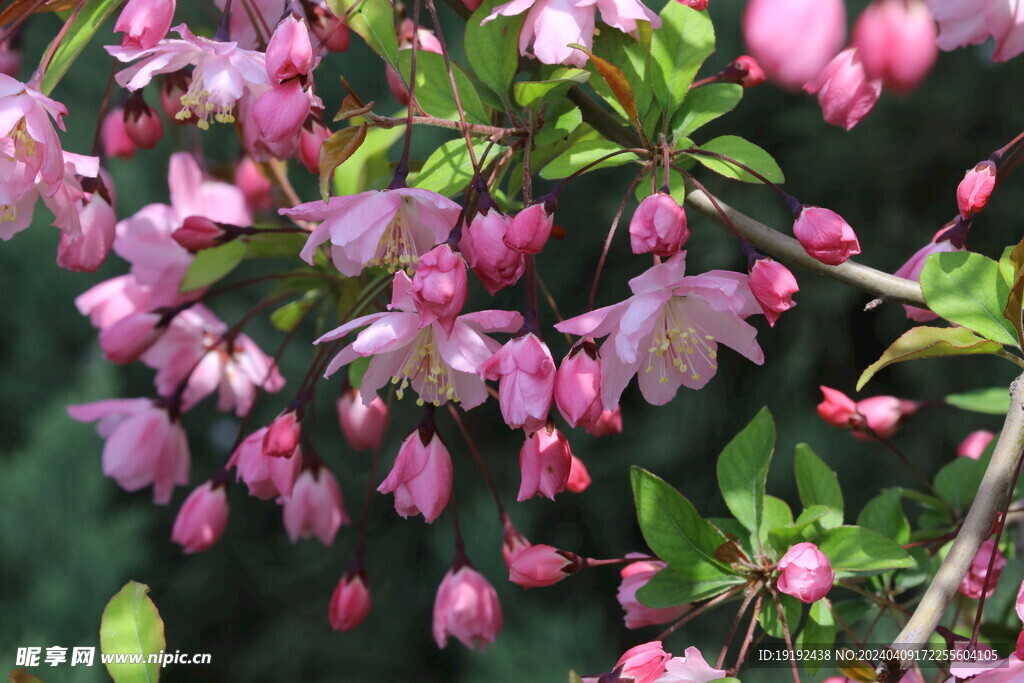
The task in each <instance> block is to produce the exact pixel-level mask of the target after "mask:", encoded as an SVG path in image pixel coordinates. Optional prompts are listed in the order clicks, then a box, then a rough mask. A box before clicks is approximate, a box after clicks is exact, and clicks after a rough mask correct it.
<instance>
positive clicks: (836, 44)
mask: <svg viewBox="0 0 1024 683" xmlns="http://www.w3.org/2000/svg"><path fill="white" fill-rule="evenodd" d="M743 37H744V39H745V40H746V43H747V49H748V50H749V51H750V54H751V55H753V56H754V58H755V59H756V60H757V62H758V64H760V65H761V67H762V68H763V69H764V73H765V75H766V76H768V78H769V79H770V80H772V81H773V82H775V83H778V84H779V85H781V86H783V87H784V88H787V89H789V90H797V89H799V88H801V87H803V85H804V84H805V83H806V82H807V81H809V80H811V79H812V78H814V77H815V76H817V75H818V73H819V72H821V70H822V69H824V68H825V65H827V64H828V62H829V60H830V59H832V58H833V57H835V55H836V53H837V52H839V50H840V49H841V48H842V46H843V40H844V39H845V37H846V6H845V4H844V3H843V0H750V2H748V3H747V9H746V11H745V12H744V14H743Z"/></svg>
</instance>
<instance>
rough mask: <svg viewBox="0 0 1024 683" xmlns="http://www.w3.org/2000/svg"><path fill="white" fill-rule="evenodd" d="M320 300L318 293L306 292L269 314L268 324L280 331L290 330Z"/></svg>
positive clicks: (296, 325)
mask: <svg viewBox="0 0 1024 683" xmlns="http://www.w3.org/2000/svg"><path fill="white" fill-rule="evenodd" d="M319 300H320V293H319V292H316V291H313V292H306V293H305V294H304V295H302V296H301V297H300V298H298V299H296V300H295V301H289V302H288V303H286V304H285V305H284V306H281V307H280V308H278V309H277V310H276V311H274V312H273V313H271V314H270V324H271V325H273V326H274V327H276V328H277V329H279V330H281V331H282V332H291V331H292V330H294V329H295V328H296V327H298V326H299V323H301V322H302V319H303V318H304V317H305V316H306V314H307V313H309V311H310V310H311V309H312V308H313V306H314V305H316V302H317V301H319Z"/></svg>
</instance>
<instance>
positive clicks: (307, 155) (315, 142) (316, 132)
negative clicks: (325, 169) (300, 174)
mask: <svg viewBox="0 0 1024 683" xmlns="http://www.w3.org/2000/svg"><path fill="white" fill-rule="evenodd" d="M329 137H331V131H329V130H328V129H327V127H326V126H325V125H324V124H323V123H321V122H320V121H317V120H315V119H314V118H313V117H310V118H308V119H306V123H305V124H304V125H303V126H302V130H300V131H299V161H301V162H302V165H303V166H305V167H306V168H307V169H308V170H309V172H310V173H319V172H320V149H321V148H322V147H323V146H324V140H326V139H327V138H329Z"/></svg>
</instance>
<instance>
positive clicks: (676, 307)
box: [555, 252, 764, 409]
mask: <svg viewBox="0 0 1024 683" xmlns="http://www.w3.org/2000/svg"><path fill="white" fill-rule="evenodd" d="M685 268H686V252H680V253H679V254H677V255H675V256H673V257H672V258H671V259H669V260H668V261H666V262H664V263H661V264H659V265H656V266H654V267H653V268H650V269H649V270H648V271H647V272H645V273H643V274H642V275H639V276H637V277H635V278H633V279H632V280H630V281H629V286H630V289H631V290H632V291H633V296H632V297H630V298H629V299H627V300H626V301H623V302H621V303H618V304H613V305H611V306H607V307H605V308H600V309H597V310H596V311H591V312H590V313H586V314H584V315H581V316H578V317H576V318H572V319H571V320H566V321H565V322H562V323H559V324H557V325H555V328H556V329H557V330H559V331H560V332H567V333H569V334H575V335H579V336H588V335H589V336H594V337H603V336H608V340H607V341H606V342H605V343H604V346H603V347H602V350H601V351H602V352H601V398H602V401H603V403H604V407H605V408H606V409H612V408H614V407H615V406H616V405H618V403H619V396H620V395H621V394H622V392H623V390H624V389H625V388H626V385H627V384H628V383H629V380H630V379H631V378H632V377H633V375H638V376H639V380H640V391H641V392H642V393H643V395H644V398H645V399H647V401H648V402H650V403H653V404H655V405H663V404H665V403H668V402H669V401H670V400H672V397H673V396H675V394H676V392H677V391H678V389H679V387H680V386H684V385H685V386H687V387H689V388H691V389H700V388H702V387H703V386H704V385H705V384H707V383H708V381H709V380H710V379H711V378H712V377H713V376H714V374H715V371H716V370H717V369H718V342H721V343H723V344H726V345H727V346H729V347H731V348H733V349H734V350H736V351H738V352H739V353H741V354H742V355H744V356H746V357H747V358H748V359H750V360H751V361H753V362H754V363H756V364H758V365H761V364H762V363H764V353H763V352H762V351H761V347H760V346H758V344H757V341H756V339H755V337H756V336H757V330H756V329H755V328H754V327H753V326H752V325H750V324H748V323H746V322H744V320H743V318H744V317H745V316H748V315H752V314H754V313H757V312H759V311H760V307H759V306H758V305H757V302H756V301H755V300H754V297H753V295H752V294H751V292H750V287H749V285H748V280H747V276H746V275H740V274H739V273H731V272H727V271H721V270H713V271H710V272H707V273H703V274H701V275H696V276H686V275H684V273H685Z"/></svg>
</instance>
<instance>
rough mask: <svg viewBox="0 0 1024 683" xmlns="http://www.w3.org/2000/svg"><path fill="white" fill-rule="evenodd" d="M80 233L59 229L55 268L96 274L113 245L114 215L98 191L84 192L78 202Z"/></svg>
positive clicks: (115, 223) (115, 220)
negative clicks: (56, 266) (75, 233)
mask: <svg viewBox="0 0 1024 683" xmlns="http://www.w3.org/2000/svg"><path fill="white" fill-rule="evenodd" d="M78 224H79V232H78V234H77V235H73V234H72V233H71V231H68V230H62V231H61V233H60V242H59V243H58V245H57V265H59V266H60V267H61V268H64V269H65V270H73V271H77V272H82V273H91V272H93V271H95V270H96V269H97V268H99V267H100V265H102V264H103V261H105V260H106V258H107V254H109V253H110V248H111V247H112V246H113V245H114V234H115V226H116V225H117V216H116V215H115V214H114V209H113V208H112V207H111V206H110V204H109V203H108V201H107V199H106V198H104V197H103V195H102V194H101V193H100V192H99V191H96V192H91V193H88V192H83V196H82V199H81V200H80V201H79V202H78Z"/></svg>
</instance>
